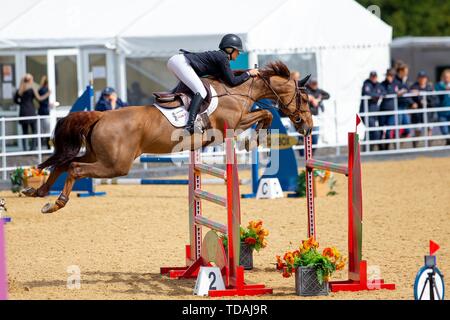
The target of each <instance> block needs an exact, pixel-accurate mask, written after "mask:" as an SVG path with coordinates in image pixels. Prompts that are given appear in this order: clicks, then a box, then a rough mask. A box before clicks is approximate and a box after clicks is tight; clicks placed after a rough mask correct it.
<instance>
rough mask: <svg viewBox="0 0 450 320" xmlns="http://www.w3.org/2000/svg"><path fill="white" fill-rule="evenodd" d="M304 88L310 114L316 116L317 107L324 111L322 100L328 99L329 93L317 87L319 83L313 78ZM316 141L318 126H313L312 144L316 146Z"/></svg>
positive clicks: (317, 138)
mask: <svg viewBox="0 0 450 320" xmlns="http://www.w3.org/2000/svg"><path fill="white" fill-rule="evenodd" d="M306 90H307V91H308V95H309V109H310V110H311V113H312V115H313V116H315V117H317V116H318V115H319V109H320V111H322V112H323V111H324V105H323V101H324V100H328V99H330V94H329V93H328V92H326V91H325V90H322V89H320V88H319V83H318V81H317V79H315V78H312V79H311V81H309V83H308V84H307V85H306ZM314 123H317V121H314ZM318 141H319V127H318V126H314V127H313V132H312V143H313V146H316V145H317V142H318ZM314 151H315V148H313V153H314Z"/></svg>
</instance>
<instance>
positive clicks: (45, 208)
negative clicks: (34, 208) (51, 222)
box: [41, 203, 60, 213]
mask: <svg viewBox="0 0 450 320" xmlns="http://www.w3.org/2000/svg"><path fill="white" fill-rule="evenodd" d="M59 209H60V208H59V206H58V205H56V204H55V203H47V204H46V205H45V206H43V207H42V209H41V212H42V213H52V212H55V211H58V210H59Z"/></svg>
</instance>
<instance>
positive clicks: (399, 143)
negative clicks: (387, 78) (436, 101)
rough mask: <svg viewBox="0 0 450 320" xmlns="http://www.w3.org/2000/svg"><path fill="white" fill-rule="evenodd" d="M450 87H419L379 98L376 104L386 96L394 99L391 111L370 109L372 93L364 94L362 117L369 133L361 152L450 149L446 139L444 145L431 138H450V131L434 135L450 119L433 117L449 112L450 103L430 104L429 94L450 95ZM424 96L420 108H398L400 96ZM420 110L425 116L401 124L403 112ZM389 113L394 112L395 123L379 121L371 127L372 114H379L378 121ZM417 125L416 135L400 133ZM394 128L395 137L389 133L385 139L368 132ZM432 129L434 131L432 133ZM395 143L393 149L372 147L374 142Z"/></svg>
mask: <svg viewBox="0 0 450 320" xmlns="http://www.w3.org/2000/svg"><path fill="white" fill-rule="evenodd" d="M448 94H450V91H419V92H416V93H406V94H404V95H402V96H400V97H399V96H398V95H396V94H389V95H385V96H382V97H380V98H379V100H378V102H377V104H378V105H381V102H382V101H383V100H384V99H392V100H393V102H394V110H392V111H377V112H373V111H369V100H371V99H373V98H372V97H368V96H364V97H362V98H361V100H362V102H363V106H364V112H362V113H360V114H359V115H360V117H361V119H362V120H363V122H364V124H365V126H366V128H365V130H366V137H365V138H364V140H363V139H361V140H362V141H361V149H362V150H361V154H363V155H364V154H373V155H376V154H396V153H411V152H422V151H435V150H446V149H450V145H447V144H446V143H445V144H444V145H434V146H433V145H432V144H431V142H432V141H437V140H444V141H445V142H446V141H447V140H449V139H450V134H447V135H442V134H440V135H435V134H434V132H433V129H437V128H440V127H443V126H447V127H450V121H433V118H436V117H434V115H435V114H439V113H440V112H450V106H445V107H437V106H433V107H428V99H427V97H429V96H437V97H439V96H442V95H448ZM417 97H421V102H422V106H423V107H422V108H420V109H403V110H401V109H399V108H398V105H399V103H398V100H399V99H402V98H417ZM414 114H418V115H419V114H420V115H422V119H421V120H420V121H418V122H417V123H411V119H409V123H410V124H401V121H400V116H402V115H406V116H408V117H409V116H410V115H414ZM386 116H394V125H391V126H389V125H383V126H380V125H377V126H373V127H370V126H369V118H370V117H376V118H377V121H378V122H379V119H380V117H386ZM409 129H414V130H415V132H414V135H408V136H405V137H401V135H400V132H401V131H402V130H409ZM419 130H420V131H423V132H422V135H417V136H416V135H415V134H416V133H417V131H419ZM391 131H392V132H394V136H395V137H394V138H391V137H386V138H384V139H377V140H371V139H370V137H369V135H370V132H379V133H381V134H382V136H383V135H384V136H386V133H387V132H391ZM430 133H431V134H430ZM408 142H412V144H411V146H408V145H407V144H406V143H408ZM418 142H423V147H418V146H417V143H418ZM381 144H385V145H386V144H387V145H391V144H393V145H394V148H393V149H387V150H373V149H374V148H371V146H374V145H378V146H379V145H381Z"/></svg>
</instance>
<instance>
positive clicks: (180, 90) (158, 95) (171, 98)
mask: <svg viewBox="0 0 450 320" xmlns="http://www.w3.org/2000/svg"><path fill="white" fill-rule="evenodd" d="M200 80H201V81H202V83H203V86H204V87H205V89H206V93H207V94H206V98H205V99H204V100H203V103H202V105H201V107H200V112H199V113H203V112H204V111H205V110H206V109H207V108H208V106H209V104H210V103H211V98H212V95H211V90H210V85H209V83H208V81H206V79H200ZM153 95H154V96H155V99H156V103H157V104H158V105H159V106H161V107H163V108H167V109H173V108H178V107H182V106H185V107H186V108H187V110H189V109H188V108H189V106H190V105H191V100H192V97H193V95H194V93H193V92H192V90H191V89H189V88H188V87H187V86H186V85H185V84H184V83H182V82H179V83H178V85H177V86H176V87H175V88H174V89H173V90H172V91H170V92H154V93H153Z"/></svg>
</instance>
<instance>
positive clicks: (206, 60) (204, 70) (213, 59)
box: [167, 34, 259, 134]
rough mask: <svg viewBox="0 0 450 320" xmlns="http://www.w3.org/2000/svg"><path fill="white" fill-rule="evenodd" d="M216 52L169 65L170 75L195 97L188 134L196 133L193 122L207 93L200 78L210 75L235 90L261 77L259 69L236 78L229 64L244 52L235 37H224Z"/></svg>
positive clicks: (176, 57) (178, 59)
mask: <svg viewBox="0 0 450 320" xmlns="http://www.w3.org/2000/svg"><path fill="white" fill-rule="evenodd" d="M219 49H220V50H217V51H206V52H198V53H193V52H188V51H185V50H180V51H181V53H179V54H177V55H174V56H173V57H171V58H170V59H169V61H168V62H167V67H168V68H169V70H170V71H172V73H173V74H174V75H175V76H176V77H177V78H178V80H180V81H181V82H183V83H184V84H185V85H186V86H187V87H189V89H191V90H192V92H193V93H194V97H193V98H192V101H191V105H190V107H189V117H188V122H187V125H186V130H187V131H188V132H189V133H190V134H192V133H194V121H195V118H196V117H197V114H198V112H199V111H200V106H201V104H202V102H203V100H204V99H205V98H206V95H207V92H206V89H205V87H204V85H203V82H202V81H201V80H200V77H203V76H206V75H210V76H214V77H215V78H217V79H220V80H222V81H224V82H225V83H226V84H227V85H228V86H230V87H235V86H238V85H240V84H242V83H243V82H245V81H247V80H248V79H249V78H250V77H256V76H258V74H259V71H258V69H250V70H249V71H246V72H244V73H242V74H240V75H238V76H237V75H235V74H234V73H233V71H232V70H231V67H230V60H236V58H237V57H238V55H239V52H240V51H242V50H243V48H242V40H241V39H240V38H239V37H238V36H237V35H235V34H227V35H225V36H224V37H223V38H222V40H221V41H220V44H219Z"/></svg>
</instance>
